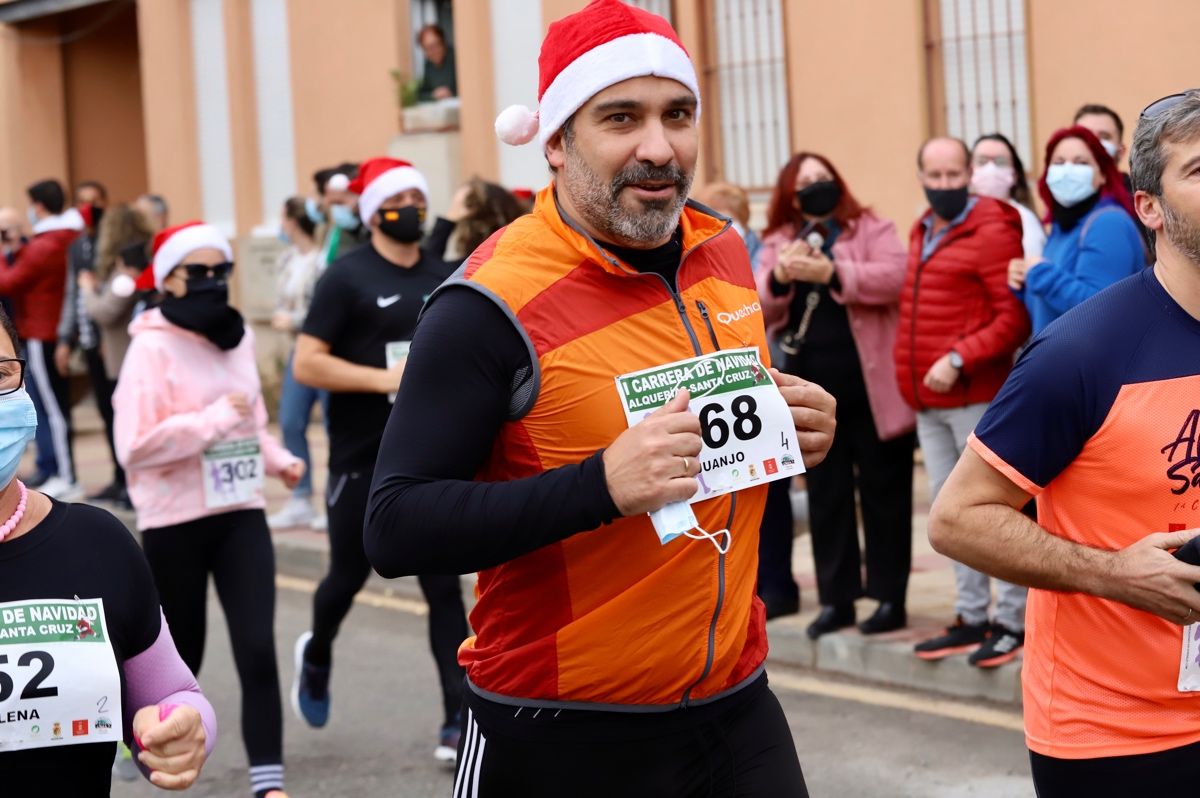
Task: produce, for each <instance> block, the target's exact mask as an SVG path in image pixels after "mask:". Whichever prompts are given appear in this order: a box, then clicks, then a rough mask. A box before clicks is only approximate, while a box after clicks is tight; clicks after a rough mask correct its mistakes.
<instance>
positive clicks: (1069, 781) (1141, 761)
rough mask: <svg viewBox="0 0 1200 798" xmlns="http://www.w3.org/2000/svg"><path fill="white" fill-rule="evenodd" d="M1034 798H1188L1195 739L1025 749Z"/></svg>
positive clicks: (1198, 748)
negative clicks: (1109, 748) (1151, 747)
mask: <svg viewBox="0 0 1200 798" xmlns="http://www.w3.org/2000/svg"><path fill="white" fill-rule="evenodd" d="M1029 763H1030V767H1031V769H1032V771H1033V788H1034V790H1035V791H1036V792H1037V795H1038V798H1076V796H1081V795H1084V796H1087V798H1135V796H1143V795H1152V796H1154V798H1192V796H1194V795H1196V790H1197V786H1196V785H1198V784H1200V743H1192V744H1191V745H1185V746H1182V747H1180V748H1170V749H1168V750H1166V751H1156V752H1155V753H1152V754H1135V755H1133V756H1109V757H1102V758H1099V759H1056V758H1054V757H1049V756H1042V755H1041V754H1036V753H1034V752H1033V751H1030V752H1029Z"/></svg>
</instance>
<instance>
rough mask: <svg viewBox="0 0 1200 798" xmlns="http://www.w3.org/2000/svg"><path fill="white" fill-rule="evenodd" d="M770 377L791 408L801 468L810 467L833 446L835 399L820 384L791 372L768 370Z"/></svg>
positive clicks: (835, 419)
mask: <svg viewBox="0 0 1200 798" xmlns="http://www.w3.org/2000/svg"><path fill="white" fill-rule="evenodd" d="M771 376H772V377H773V378H774V379H775V384H776V385H778V386H779V393H780V394H782V395H783V400H784V401H785V402H787V405H788V408H789V409H791V411H792V423H793V424H795V425H796V442H797V443H799V444H800V452H801V454H802V455H803V456H804V467H805V468H812V467H813V466H815V465H817V464H819V463H820V462H821V461H822V460H824V459H825V455H827V454H829V447H830V446H832V445H833V432H834V430H835V429H836V428H837V415H836V412H837V400H836V399H834V398H833V395H832V394H830V393H829V392H828V391H826V390H825V389H824V388H822V387H821V386H820V385H817V384H816V383H814V382H808V381H806V380H802V379H800V378H799V377H797V376H795V375H794V374H784V373H783V372H782V371H780V370H779V369H771Z"/></svg>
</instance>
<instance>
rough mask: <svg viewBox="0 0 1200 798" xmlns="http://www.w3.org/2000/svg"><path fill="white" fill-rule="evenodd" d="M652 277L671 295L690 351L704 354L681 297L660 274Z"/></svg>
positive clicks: (680, 263) (680, 262)
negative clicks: (688, 341) (686, 336)
mask: <svg viewBox="0 0 1200 798" xmlns="http://www.w3.org/2000/svg"><path fill="white" fill-rule="evenodd" d="M683 258H687V255H684V256H683ZM683 258H681V259H680V261H679V268H681V269H682V268H683ZM647 276H651V275H647ZM653 276H654V277H657V278H658V279H659V280H661V281H662V284H663V287H664V288H666V289H667V293H668V294H670V295H671V301H672V302H674V303H675V310H676V312H678V313H679V320H680V321H681V322H683V329H684V330H685V331H686V332H687V334H688V338H689V339H690V340H691V342H692V351H693V352H695V353H696V354H697V355H702V354H704V349H703V348H701V346H700V339H699V338H697V337H696V331H695V330H693V329H692V323H691V322H690V321H689V320H688V315H687V305H685V304H684V303H683V297H681V296H680V295H679V292H678V291H676V290H675V288H673V287H672V286H671V284H670V283H669V282H667V278H666V277H663V276H662V275H661V274H655V275H653ZM675 280H676V282H678V281H679V277H678V274H677V275H676V278H675Z"/></svg>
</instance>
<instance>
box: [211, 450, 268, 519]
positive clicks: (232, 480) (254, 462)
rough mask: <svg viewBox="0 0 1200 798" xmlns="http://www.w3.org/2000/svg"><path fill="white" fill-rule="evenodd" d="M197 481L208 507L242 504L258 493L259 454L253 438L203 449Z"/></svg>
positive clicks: (259, 477)
mask: <svg viewBox="0 0 1200 798" xmlns="http://www.w3.org/2000/svg"><path fill="white" fill-rule="evenodd" d="M201 481H202V482H203V484H204V506H205V507H208V508H209V509H216V508H218V507H231V506H233V505H235V504H245V503H246V502H249V501H253V500H254V499H256V498H258V496H259V495H261V494H262V488H263V456H262V449H261V448H260V447H259V444H258V439H257V438H245V439H243V440H236V441H223V442H222V443H218V444H214V445H213V446H210V447H209V448H208V449H207V450H205V452H204V459H203V465H202V473H201Z"/></svg>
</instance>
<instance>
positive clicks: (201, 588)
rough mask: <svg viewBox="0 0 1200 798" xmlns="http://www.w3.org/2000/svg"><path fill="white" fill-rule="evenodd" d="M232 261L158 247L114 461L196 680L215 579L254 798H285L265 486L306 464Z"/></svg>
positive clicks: (144, 284) (180, 237) (197, 241)
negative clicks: (273, 407) (271, 394)
mask: <svg viewBox="0 0 1200 798" xmlns="http://www.w3.org/2000/svg"><path fill="white" fill-rule="evenodd" d="M232 260H233V252H232V250H231V249H230V247H229V242H228V241H227V240H226V239H225V237H224V236H223V235H221V233H220V231H218V230H217V229H216V228H215V227H212V226H211V225H206V224H202V223H199V222H190V223H188V224H185V225H180V226H178V227H173V228H168V229H166V230H163V231H162V232H161V233H159V234H158V235H157V236H156V237H155V239H154V260H153V263H152V264H151V266H149V267H148V268H147V269H146V272H145V273H144V274H143V275H142V277H141V278H139V281H138V285H139V287H141V288H144V289H149V288H151V287H153V288H157V289H158V290H160V291H161V292H162V293H163V302H162V305H161V306H160V307H159V308H156V309H154V310H148V311H145V312H144V313H142V314H141V315H139V316H138V317H137V318H135V319H134V321H133V323H132V324H131V325H130V328H129V333H130V336H131V338H132V341H131V343H130V346H129V352H128V353H127V354H126V356H125V362H124V364H123V365H122V367H121V374H120V377H119V379H118V380H117V389H116V393H115V394H114V396H113V410H114V415H115V424H114V426H115V437H116V449H117V457H118V458H119V459H120V461H121V464H122V465H124V466H125V468H126V470H127V471H128V478H129V497H130V499H131V500H132V502H133V506H134V509H135V510H136V511H137V522H138V528H139V529H140V530H141V531H142V546H143V548H144V549H145V551H146V558H147V559H148V560H149V561H150V568H151V570H152V571H153V573H154V580H155V582H156V584H157V585H158V591H159V594H160V595H161V598H162V606H163V612H164V614H165V615H166V618H167V621H168V622H169V623H170V624H171V629H172V631H173V632H174V635H175V641H176V644H177V645H178V648H179V653H180V655H181V656H182V657H183V660H184V662H185V663H187V665H188V667H189V668H191V669H192V672H193V673H198V672H199V670H200V661H201V658H202V656H203V652H204V637H205V607H206V605H207V593H208V577H209V574H212V577H213V581H214V582H215V583H216V586H217V595H218V597H219V598H220V600H221V606H222V608H223V609H224V610H225V620H226V622H227V623H228V625H229V635H230V639H231V641H232V645H233V657H234V662H235V664H236V666H237V671H238V678H239V680H240V681H241V685H242V734H243V739H244V742H245V746H246V753H247V755H248V757H249V760H250V782H251V790H252V792H253V793H254V795H255V796H256V798H267V796H271V797H272V798H282V796H284V793H283V715H282V709H281V704H280V694H279V669H278V666H277V664H276V658H275V630H274V622H275V561H274V552H273V549H272V547H271V536H270V532H269V531H268V529H267V521H266V517H265V516H264V514H263V508H264V506H265V504H264V501H263V493H262V485H263V477H264V475H267V476H277V477H280V478H282V479H283V481H284V482H285V483H286V484H287V485H288V487H292V486H294V485H295V484H296V482H297V481H299V479H300V477H301V476H302V475H303V473H304V464H303V462H302V461H301V460H300V459H299V458H297V457H295V456H294V455H292V454H290V453H288V451H287V450H286V449H284V448H283V446H282V445H281V444H280V443H279V442H278V441H277V440H275V439H274V438H273V437H271V436H270V435H269V434H268V433H267V411H266V408H265V406H264V404H263V400H262V388H261V385H260V384H259V380H258V368H257V365H256V363H255V357H254V337H253V335H252V334H251V332H250V330H249V328H247V327H246V325H245V323H244V322H243V321H242V317H241V314H239V313H238V312H237V311H236V310H234V309H233V308H231V307H230V306H229V303H228V298H229V294H228V277H229V274H230V272H231V271H232V269H233V263H232V262H231V261H232Z"/></svg>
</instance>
